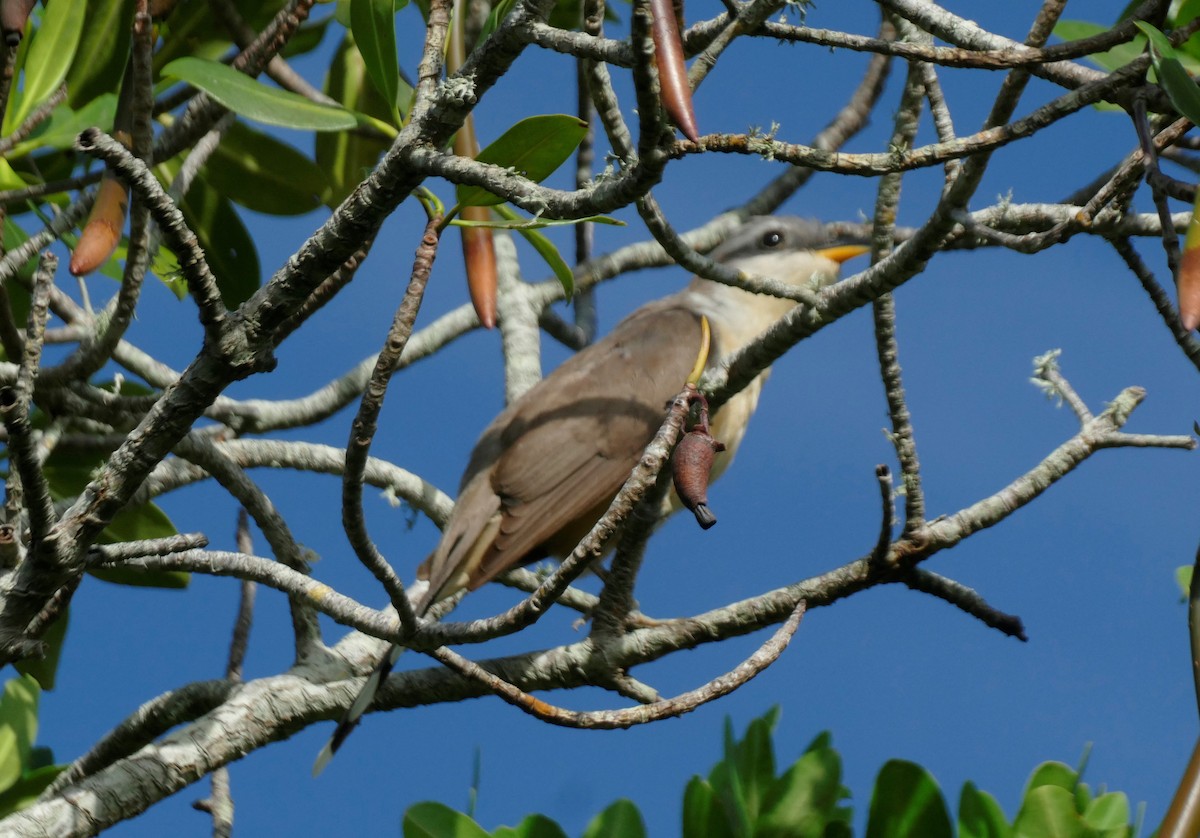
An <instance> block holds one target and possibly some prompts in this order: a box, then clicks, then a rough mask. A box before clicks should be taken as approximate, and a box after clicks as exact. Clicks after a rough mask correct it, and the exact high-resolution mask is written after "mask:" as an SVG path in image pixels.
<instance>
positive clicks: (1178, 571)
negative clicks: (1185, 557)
mask: <svg viewBox="0 0 1200 838" xmlns="http://www.w3.org/2000/svg"><path fill="white" fill-rule="evenodd" d="M1194 569H1195V566H1194V565H1190V564H1185V565H1180V566H1179V567H1177V568H1175V583H1176V584H1177V585H1179V593H1180V600H1179V601H1180V602H1187V601H1188V597H1190V596H1191V595H1192V571H1193V570H1194Z"/></svg>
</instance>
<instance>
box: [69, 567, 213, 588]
mask: <svg viewBox="0 0 1200 838" xmlns="http://www.w3.org/2000/svg"><path fill="white" fill-rule="evenodd" d="M87 572H88V575H89V576H94V577H96V578H97V579H99V580H100V581H102V582H108V583H109V584H112V585H125V586H128V587H132V588H163V589H165V590H171V591H178V590H183V589H184V588H186V587H187V586H188V583H189V582H191V581H192V577H191V575H190V574H189V573H187V572H185V571H182V570H143V569H142V568H139V567H92V568H88V571H87Z"/></svg>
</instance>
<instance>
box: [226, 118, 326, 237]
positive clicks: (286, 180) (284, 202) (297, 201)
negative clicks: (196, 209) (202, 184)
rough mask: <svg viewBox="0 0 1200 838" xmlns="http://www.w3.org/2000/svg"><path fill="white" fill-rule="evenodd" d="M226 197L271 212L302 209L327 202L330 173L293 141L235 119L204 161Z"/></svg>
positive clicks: (294, 213)
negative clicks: (282, 139) (303, 152)
mask: <svg viewBox="0 0 1200 838" xmlns="http://www.w3.org/2000/svg"><path fill="white" fill-rule="evenodd" d="M204 179H205V180H206V181H207V182H208V183H209V184H210V185H211V186H212V187H213V188H214V189H216V190H217V192H219V193H220V194H222V195H224V196H225V197H226V198H229V199H230V200H231V201H235V202H237V203H239V204H241V205H242V206H244V207H246V209H251V210H254V211H255V212H262V213H266V214H267V215H301V214H303V213H306V212H311V211H312V210H314V209H316V208H317V207H319V206H321V205H322V204H324V202H325V199H326V197H327V196H328V194H329V178H328V176H327V175H326V174H325V172H324V171H323V170H322V169H321V167H319V166H318V165H317V164H316V163H315V162H314V161H313V160H311V159H310V158H308V157H306V156H305V155H303V154H301V153H300V152H299V151H297V150H296V149H295V148H294V147H292V146H290V145H288V144H287V143H283V142H280V141H279V140H277V139H275V138H274V137H271V136H269V135H267V134H264V133H263V132H261V131H256V130H254V129H253V128H250V127H249V126H247V125H244V124H243V123H241V122H235V123H233V125H231V126H230V127H229V130H228V131H226V132H225V134H224V135H223V136H222V137H221V144H220V145H218V146H217V149H216V151H215V152H214V153H213V155H212V156H211V157H209V159H208V163H207V164H205V167H204Z"/></svg>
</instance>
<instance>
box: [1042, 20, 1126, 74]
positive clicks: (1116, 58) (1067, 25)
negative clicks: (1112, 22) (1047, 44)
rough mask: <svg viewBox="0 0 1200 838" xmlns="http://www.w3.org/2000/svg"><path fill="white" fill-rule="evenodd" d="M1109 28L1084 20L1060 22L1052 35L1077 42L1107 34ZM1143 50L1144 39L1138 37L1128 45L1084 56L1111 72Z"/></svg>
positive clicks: (1120, 45)
mask: <svg viewBox="0 0 1200 838" xmlns="http://www.w3.org/2000/svg"><path fill="white" fill-rule="evenodd" d="M1109 28H1110V27H1108V26H1101V25H1100V24H1098V23H1092V22H1091V21H1086V20H1060V21H1059V22H1058V23H1057V24H1056V25H1055V27H1054V34H1055V35H1057V36H1058V37H1059V38H1061V39H1062V40H1064V41H1077V40H1079V39H1081V38H1090V37H1092V36H1093V35H1099V34H1101V33H1103V32H1107V31H1108V30H1109ZM1145 48H1146V39H1145V38H1142V37H1141V36H1138V37H1136V38H1134V39H1133V40H1132V41H1130V42H1128V43H1124V44H1118V45H1117V46H1115V47H1113V48H1112V49H1110V50H1106V51H1105V52H1095V53H1092V54H1091V55H1088V56H1086V60H1088V61H1090V62H1092V63H1093V64H1095V65H1096V66H1097V67H1100V68H1101V69H1103V70H1108V71H1109V72H1112V71H1113V70H1116V69H1117V68H1118V67H1124V66H1125V65H1126V64H1128V63H1129V62H1130V61H1132V60H1133V59H1135V58H1137V57H1138V56H1139V55H1141V54H1142V52H1143V51H1144V50H1145Z"/></svg>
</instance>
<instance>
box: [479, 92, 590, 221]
mask: <svg viewBox="0 0 1200 838" xmlns="http://www.w3.org/2000/svg"><path fill="white" fill-rule="evenodd" d="M586 133H587V123H586V122H584V121H583V120H581V119H579V117H575V116H570V115H568V114H543V115H541V116H531V117H528V118H526V119H522V120H521V121H520V122H518V123H517V124H516V125H514V126H512V127H511V128H509V129H508V130H507V131H505V132H504V133H503V134H501V135H500V137H499V138H497V139H496V140H495V141H494V142H492V143H491V144H490V145H488V147H487V148H485V149H484V150H483V151H481V152H479V154H478V155H476V157H475V159H476V160H478V161H479V162H480V163H492V164H494V165H497V166H503V167H504V168H506V169H515V170H516V171H517V173H518V174H520V175H522V176H524V177H527V178H529V179H530V180H532V181H533V182H534V183H541V182H542V181H543V180H545V179H546V178H548V177H550V175H551V174H552V173H553V172H554V170H555V169H557V168H558V167H559V166H561V165H562V164H563V162H564V161H566V159H567V158H568V157H570V156H571V153H572V152H573V151H575V149H576V148H577V147H578V146H579V143H580V142H581V141H582V140H583V137H584V135H585V134H586ZM457 194H458V202H459V203H460V204H461V205H463V206H481V207H486V206H493V205H495V204H499V203H502V202H503V200H504V199H503V198H500V197H499V196H497V195H493V194H492V193H491V192H488V191H487V190H486V189H483V188H482V187H479V186H466V185H463V184H459V185H458V187H457Z"/></svg>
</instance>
